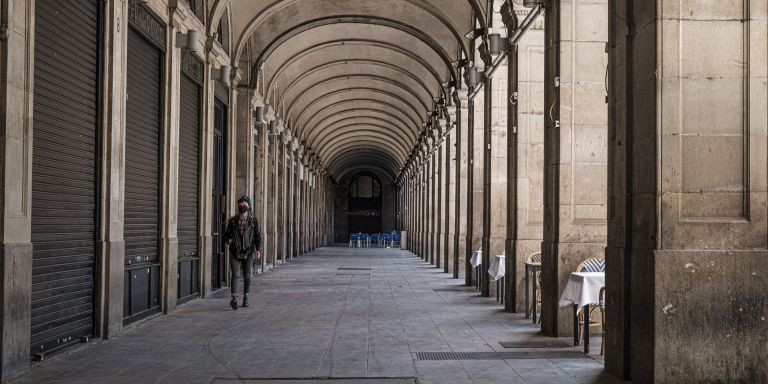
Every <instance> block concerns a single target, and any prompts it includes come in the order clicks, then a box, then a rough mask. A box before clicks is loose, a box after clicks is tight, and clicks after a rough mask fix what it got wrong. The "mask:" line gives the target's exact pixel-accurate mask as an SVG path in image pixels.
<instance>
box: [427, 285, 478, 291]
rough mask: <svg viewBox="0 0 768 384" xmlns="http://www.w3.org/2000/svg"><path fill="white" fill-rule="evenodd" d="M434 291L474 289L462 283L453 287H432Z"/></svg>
mask: <svg viewBox="0 0 768 384" xmlns="http://www.w3.org/2000/svg"><path fill="white" fill-rule="evenodd" d="M432 290H433V291H435V292H474V291H475V289H474V288H472V287H467V286H463V285H459V286H455V287H440V288H432Z"/></svg>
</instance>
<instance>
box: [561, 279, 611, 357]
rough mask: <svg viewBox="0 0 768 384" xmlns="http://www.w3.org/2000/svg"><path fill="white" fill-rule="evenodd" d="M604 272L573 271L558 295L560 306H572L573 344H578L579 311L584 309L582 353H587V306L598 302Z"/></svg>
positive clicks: (603, 284) (603, 280) (603, 283)
mask: <svg viewBox="0 0 768 384" xmlns="http://www.w3.org/2000/svg"><path fill="white" fill-rule="evenodd" d="M604 286H605V272H573V273H571V276H570V277H569V278H568V283H567V284H566V285H565V289H563V294H562V295H561V296H560V303H559V304H560V307H567V306H573V345H579V311H582V310H583V311H584V353H589V306H590V305H596V304H599V303H600V288H602V287H604Z"/></svg>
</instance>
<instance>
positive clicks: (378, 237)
mask: <svg viewBox="0 0 768 384" xmlns="http://www.w3.org/2000/svg"><path fill="white" fill-rule="evenodd" d="M380 242H381V233H374V234H371V243H374V244H376V245H379V243H380Z"/></svg>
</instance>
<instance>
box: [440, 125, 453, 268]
mask: <svg viewBox="0 0 768 384" xmlns="http://www.w3.org/2000/svg"><path fill="white" fill-rule="evenodd" d="M455 121H456V118H455V114H454V115H453V116H452V117H451V120H450V122H445V123H444V124H442V126H443V127H445V129H446V130H447V131H448V134H447V135H446V136H445V145H444V146H443V175H444V176H443V178H444V180H443V191H444V192H443V199H444V200H443V251H442V257H443V272H445V273H451V272H452V271H453V270H454V266H455V265H456V264H455V262H454V260H453V246H454V244H453V243H454V236H455V232H454V226H453V222H454V215H455V211H454V208H455V199H456V194H455V192H456V190H455V188H456V172H455V170H454V167H455V166H456V163H455V162H454V161H453V159H454V158H455V156H456V154H455V149H456V146H455V144H454V143H455V139H454V136H455V135H456V130H455V129H451V126H450V124H453V123H454V122H455Z"/></svg>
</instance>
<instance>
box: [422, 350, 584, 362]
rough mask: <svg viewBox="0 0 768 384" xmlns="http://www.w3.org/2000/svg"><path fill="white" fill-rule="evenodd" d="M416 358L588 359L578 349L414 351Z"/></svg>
mask: <svg viewBox="0 0 768 384" xmlns="http://www.w3.org/2000/svg"><path fill="white" fill-rule="evenodd" d="M416 358H417V359H418V360H530V359H547V360H552V359H590V358H591V357H589V355H586V354H584V353H581V352H578V351H536V352H416Z"/></svg>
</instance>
